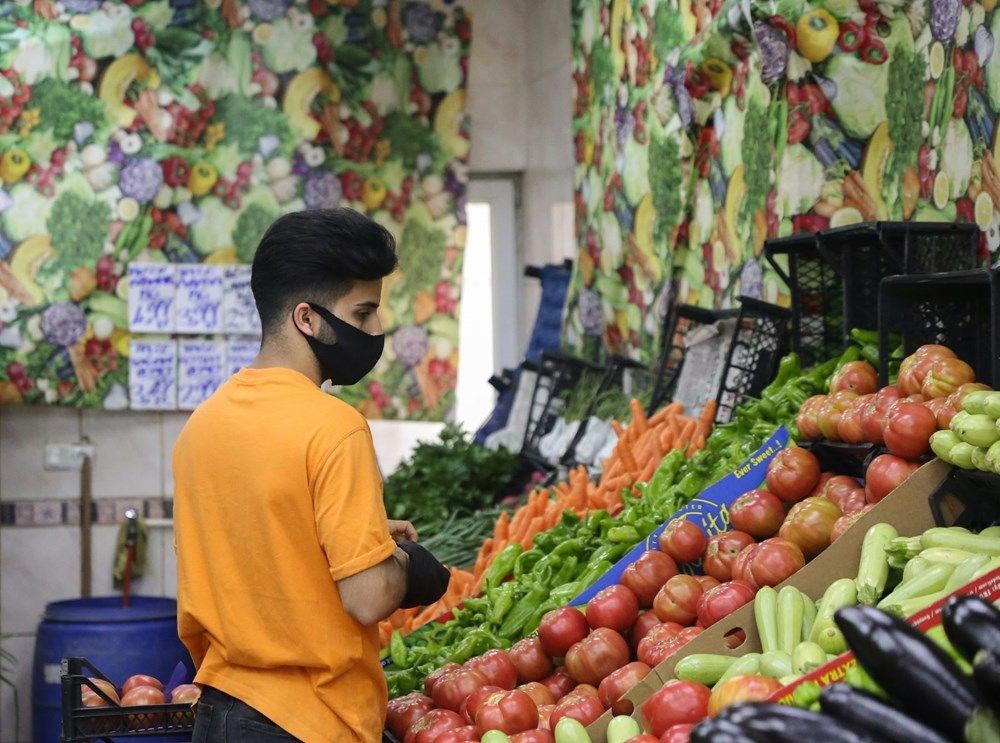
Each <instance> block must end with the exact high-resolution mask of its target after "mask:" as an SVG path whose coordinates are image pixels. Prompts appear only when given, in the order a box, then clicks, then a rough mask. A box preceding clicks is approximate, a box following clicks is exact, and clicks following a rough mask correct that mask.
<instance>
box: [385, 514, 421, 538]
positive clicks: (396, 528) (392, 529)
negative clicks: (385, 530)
mask: <svg viewBox="0 0 1000 743" xmlns="http://www.w3.org/2000/svg"><path fill="white" fill-rule="evenodd" d="M389 536H390V537H392V538H393V540H394V541H396V542H416V541H417V530H416V529H414V528H413V524H411V523H410V522H409V521H393V520H391V519H390V520H389Z"/></svg>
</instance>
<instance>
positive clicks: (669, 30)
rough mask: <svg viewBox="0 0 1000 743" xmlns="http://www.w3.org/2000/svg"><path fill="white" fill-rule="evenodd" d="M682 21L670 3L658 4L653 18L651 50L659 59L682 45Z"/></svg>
mask: <svg viewBox="0 0 1000 743" xmlns="http://www.w3.org/2000/svg"><path fill="white" fill-rule="evenodd" d="M684 41H685V39H684V21H683V20H682V19H681V14H680V13H679V12H678V11H677V9H676V8H675V7H672V3H658V4H657V8H656V15H654V16H653V50H654V54H655V55H656V56H657V57H659V58H661V59H662V58H664V57H666V56H667V55H668V54H670V52H672V51H674V50H675V49H677V48H679V47H680V46H682V45H683V44H684Z"/></svg>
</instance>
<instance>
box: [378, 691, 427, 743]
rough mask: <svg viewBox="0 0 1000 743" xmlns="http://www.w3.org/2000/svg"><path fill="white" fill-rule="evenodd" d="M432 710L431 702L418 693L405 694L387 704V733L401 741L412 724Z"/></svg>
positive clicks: (425, 696)
mask: <svg viewBox="0 0 1000 743" xmlns="http://www.w3.org/2000/svg"><path fill="white" fill-rule="evenodd" d="M432 709H434V702H433V700H432V699H431V698H430V697H429V696H427V695H425V694H421V693H420V692H419V691H415V692H413V693H412V694H407V695H406V696H405V697H399V698H398V699H393V700H391V701H390V702H389V706H388V708H387V709H386V715H385V726H386V727H387V728H389V732H390V733H392V734H393V735H395V736H396V737H397V738H400V739H402V737H403V736H404V735H406V731H407V730H409V729H410V728H411V727H413V723H415V722H416V721H417V720H419V719H420V718H421V717H423V716H424V715H426V714H427V713H428V712H430V711H431V710H432Z"/></svg>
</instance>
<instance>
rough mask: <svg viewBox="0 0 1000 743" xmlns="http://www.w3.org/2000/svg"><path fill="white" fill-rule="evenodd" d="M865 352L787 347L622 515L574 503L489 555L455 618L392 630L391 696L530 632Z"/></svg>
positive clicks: (667, 462) (790, 420)
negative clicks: (822, 356)
mask: <svg viewBox="0 0 1000 743" xmlns="http://www.w3.org/2000/svg"><path fill="white" fill-rule="evenodd" d="M859 357H860V350H859V349H858V348H857V347H854V346H852V347H850V348H849V349H848V350H847V351H846V352H845V353H844V354H843V356H841V357H840V358H839V359H834V360H832V361H829V362H827V363H825V364H822V365H820V366H818V367H816V368H814V369H812V370H810V371H808V372H803V370H802V368H801V365H800V363H799V358H798V356H796V355H795V354H791V355H789V356H786V357H785V358H783V359H782V360H781V362H780V365H779V368H778V374H777V376H776V378H775V380H774V381H773V382H772V383H771V384H770V385H769V386H768V387H767V388H766V389H765V390H764V391H763V393H762V394H761V397H760V399H750V400H747V401H746V402H744V403H743V404H742V405H740V406H739V407H738V408H737V409H736V411H735V413H734V415H733V419H732V420H731V421H730V422H729V423H725V424H722V425H719V426H716V427H715V428H714V429H713V431H712V433H711V435H710V436H709V437H708V438H707V440H706V445H705V448H704V449H702V450H701V451H699V452H697V453H696V454H695V455H694V456H692V457H691V458H690V459H685V458H684V455H683V454H682V453H681V452H678V451H674V452H671V453H670V454H668V455H667V456H666V457H665V458H664V459H663V462H662V463H661V464H660V466H659V468H658V469H657V471H656V473H655V474H654V475H653V477H652V478H651V479H650V481H649V482H648V483H646V484H642V485H639V486H638V490H639V494H638V496H632V495H626V496H625V498H624V501H625V508H624V509H623V510H622V511H621V512H620V513H619V514H618V515H617V516H615V517H612V516H611V515H609V514H608V513H607V512H605V511H597V512H595V513H592V514H590V515H589V516H588V517H587V518H585V519H581V518H579V517H577V516H576V515H574V514H573V513H572V512H568V511H567V512H566V513H565V514H563V517H562V520H561V521H560V523H559V524H557V525H556V526H555V527H553V528H552V529H550V530H548V531H546V532H543V533H541V534H538V535H536V536H535V538H534V541H533V543H532V548H531V549H529V550H527V551H523V550H522V549H521V546H520V545H516V544H513V545H510V546H508V547H507V548H506V549H504V550H503V551H502V552H501V553H500V554H499V555H497V557H496V558H495V559H494V560H493V562H492V563H491V565H490V567H489V569H488V571H487V573H486V577H485V579H484V582H483V588H484V590H483V594H482V596H480V597H478V598H471V599H467V600H466V601H465V602H464V604H463V605H462V606H461V607H460V608H458V609H456V610H455V611H454V613H453V614H454V616H453V618H452V619H450V620H448V621H447V622H443V623H432V624H430V625H427V626H425V627H423V628H422V629H420V630H417V631H416V632H414V633H412V634H410V635H409V636H407V637H406V638H402V637H400V636H399V635H398V633H397V634H395V635H393V638H392V641H391V642H390V645H389V649H388V654H389V655H390V656H391V659H392V665H391V666H389V667H388V668H387V669H386V679H387V681H388V684H389V696H390V698H396V697H399V696H402V695H404V694H407V693H409V692H411V691H414V690H416V689H419V688H421V687H422V685H423V680H424V678H426V676H427V675H428V674H430V673H432V672H433V671H435V670H437V669H438V668H440V667H441V666H443V665H444V664H446V663H464V662H465V661H467V660H468V659H469V658H472V657H475V656H477V655H480V654H482V653H484V652H486V651H487V650H490V649H493V648H502V649H506V648H509V647H510V646H511V645H512V644H513V643H514V642H516V641H517V640H519V639H521V638H522V637H526V636H528V635H530V634H531V633H532V632H534V631H535V630H536V629H537V628H538V624H539V622H540V621H541V619H542V616H543V615H544V614H545V613H546V612H548V611H550V610H552V609H555V608H557V607H560V606H565V605H567V604H568V603H569V602H570V601H571V600H572V599H573V598H574V597H575V596H577V595H578V594H579V593H580V592H581V591H582V590H583V589H585V588H587V587H589V586H590V585H591V584H593V583H594V582H595V581H596V580H597V579H598V578H600V577H601V576H602V575H603V574H604V573H605V572H607V571H608V570H609V569H610V568H611V567H612V566H613V565H614V564H615V563H616V562H617V561H618V560H619V559H620V558H621V557H623V556H624V555H625V554H627V553H628V552H629V551H630V550H631V549H632V548H633V547H634V546H635V545H636V544H637V543H638V542H639V541H641V540H642V539H645V538H646V537H647V536H648V535H649V534H650V533H651V532H652V531H653V530H654V529H655V528H656V527H657V526H659V525H660V524H662V523H663V522H664V521H665V520H666V519H667V518H669V516H670V515H671V514H673V513H674V512H675V511H677V509H679V508H680V507H681V506H683V505H685V504H686V503H688V502H689V501H690V500H691V499H692V498H694V497H695V496H696V495H698V494H699V493H700V492H701V491H702V490H704V489H705V488H706V487H707V486H709V485H711V484H712V483H714V482H716V481H717V480H719V479H721V478H722V477H724V476H725V475H727V474H729V473H730V472H732V471H733V470H734V469H735V468H736V467H737V466H738V465H740V464H741V463H742V462H743V461H744V460H745V459H746V458H747V457H748V456H749V455H750V454H752V453H753V452H754V451H756V450H757V449H758V448H759V447H760V446H761V444H763V443H764V441H766V440H767V438H768V437H770V436H771V435H772V434H773V433H774V430H775V428H776V427H777V426H779V425H785V426H788V427H789V428H792V430H793V437H794V421H795V416H796V414H797V413H798V409H799V407H800V406H801V405H802V403H803V402H805V400H806V399H807V398H809V397H811V396H812V395H816V394H820V393H823V392H826V391H827V387H828V384H829V380H830V377H831V376H832V375H833V374H834V372H835V371H836V370H837V369H839V368H840V367H841V366H843V364H845V363H847V362H848V361H854V360H856V359H858V358H859Z"/></svg>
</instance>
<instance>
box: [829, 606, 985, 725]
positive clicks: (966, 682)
mask: <svg viewBox="0 0 1000 743" xmlns="http://www.w3.org/2000/svg"><path fill="white" fill-rule="evenodd" d="M834 619H835V621H836V622H837V626H838V627H840V630H841V631H842V632H843V633H844V637H845V638H846V640H847V644H848V645H849V646H850V648H851V650H853V651H854V657H855V658H857V661H858V663H860V664H861V666H862V667H863V668H864V669H865V670H866V671H867V672H868V674H869V675H870V676H871V677H872V678H873V679H874V680H875V682H876V683H877V684H878V685H879V686H881V687H882V688H883V689H884V690H885V692H886V693H887V694H888V695H889V696H890V697H891V698H892V700H893V701H894V702H896V703H897V704H898V705H899V707H900V708H901V709H902V710H903V711H904V712H906V713H907V714H908V715H910V716H911V717H913V718H915V719H917V720H919V721H921V722H923V723H924V724H925V725H927V726H928V727H930V728H933V729H934V730H937V731H938V732H939V733H940V734H942V735H944V736H945V737H947V738H949V739H952V740H962V739H963V736H964V733H965V726H966V724H967V723H968V722H969V720H970V719H971V718H972V717H973V714H974V713H975V712H976V710H977V709H978V708H979V707H980V705H981V704H982V697H981V696H980V694H979V691H978V690H977V689H976V687H975V685H974V684H973V683H972V679H970V678H968V677H967V676H965V675H964V674H962V672H961V671H960V670H959V669H958V667H957V666H956V665H955V663H954V661H952V659H951V658H949V657H948V656H947V655H946V654H945V652H944V651H943V650H942V649H941V648H939V647H938V646H937V645H935V644H934V643H933V642H931V641H930V640H928V639H927V638H926V637H924V636H923V635H922V634H920V633H919V632H918V631H917V630H916V629H914V628H913V627H911V626H910V625H909V624H907V623H906V622H904V621H903V620H902V619H898V618H896V617H894V616H892V615H890V614H887V613H886V612H884V611H880V610H878V609H875V608H872V607H870V606H851V607H847V608H845V609H841V610H840V611H838V612H837V613H836V615H835V616H834Z"/></svg>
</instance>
